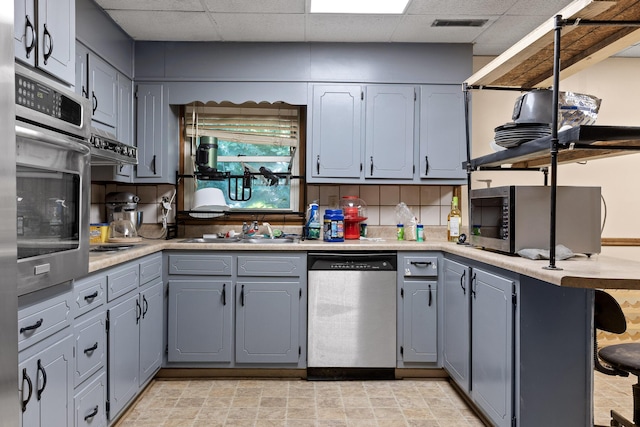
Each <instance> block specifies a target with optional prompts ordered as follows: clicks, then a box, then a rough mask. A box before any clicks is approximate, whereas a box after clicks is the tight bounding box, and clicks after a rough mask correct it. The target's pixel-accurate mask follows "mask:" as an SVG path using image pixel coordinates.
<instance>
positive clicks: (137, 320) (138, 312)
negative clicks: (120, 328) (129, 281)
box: [136, 300, 142, 325]
mask: <svg viewBox="0 0 640 427" xmlns="http://www.w3.org/2000/svg"><path fill="white" fill-rule="evenodd" d="M141 315H142V307H140V300H136V325H137V324H138V323H140V317H141Z"/></svg>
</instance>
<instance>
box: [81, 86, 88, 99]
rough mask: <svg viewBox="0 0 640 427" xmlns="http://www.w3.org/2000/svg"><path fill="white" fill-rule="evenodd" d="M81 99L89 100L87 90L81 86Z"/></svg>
mask: <svg viewBox="0 0 640 427" xmlns="http://www.w3.org/2000/svg"><path fill="white" fill-rule="evenodd" d="M82 97H83V98H89V91H87V88H86V87H84V86H82Z"/></svg>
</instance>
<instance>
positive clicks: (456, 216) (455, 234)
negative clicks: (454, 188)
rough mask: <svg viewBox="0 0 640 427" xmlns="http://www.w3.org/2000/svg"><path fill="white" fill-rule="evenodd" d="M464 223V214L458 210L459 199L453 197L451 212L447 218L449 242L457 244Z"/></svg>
mask: <svg viewBox="0 0 640 427" xmlns="http://www.w3.org/2000/svg"><path fill="white" fill-rule="evenodd" d="M461 222H462V214H461V213H460V209H459V208H458V197H457V196H453V200H451V212H449V215H448V216H447V240H448V241H450V242H457V241H458V238H459V237H460V225H461Z"/></svg>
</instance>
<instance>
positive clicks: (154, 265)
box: [140, 254, 162, 286]
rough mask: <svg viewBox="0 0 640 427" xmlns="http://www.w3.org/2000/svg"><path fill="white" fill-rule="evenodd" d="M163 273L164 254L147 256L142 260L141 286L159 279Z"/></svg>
mask: <svg viewBox="0 0 640 427" xmlns="http://www.w3.org/2000/svg"><path fill="white" fill-rule="evenodd" d="M161 274H162V254H154V255H151V256H148V257H145V258H143V259H142V261H141V262H140V286H142V285H144V284H145V283H149V282H150V281H152V280H154V279H157V278H158V277H160V275H161Z"/></svg>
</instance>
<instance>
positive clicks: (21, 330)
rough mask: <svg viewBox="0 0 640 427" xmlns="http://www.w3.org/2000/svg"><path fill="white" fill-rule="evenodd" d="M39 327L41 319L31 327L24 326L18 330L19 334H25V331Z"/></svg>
mask: <svg viewBox="0 0 640 427" xmlns="http://www.w3.org/2000/svg"><path fill="white" fill-rule="evenodd" d="M40 326H42V318H41V319H40V320H38V321H37V322H36V323H34V324H33V325H31V326H25V327H22V328H20V333H21V334H22V333H25V332H27V331H33V330H34V329H38V328H39V327H40Z"/></svg>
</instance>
